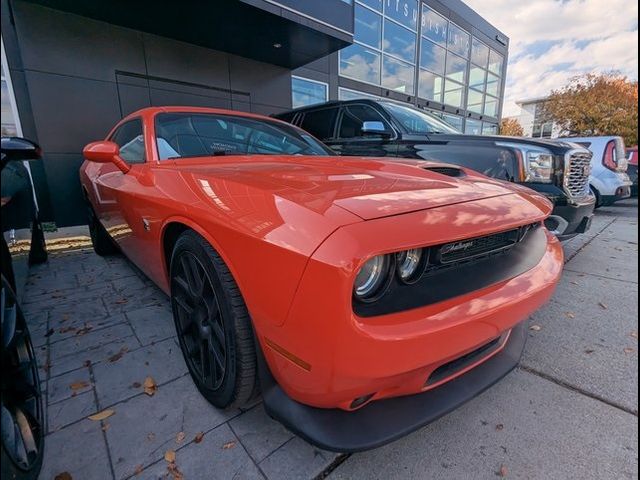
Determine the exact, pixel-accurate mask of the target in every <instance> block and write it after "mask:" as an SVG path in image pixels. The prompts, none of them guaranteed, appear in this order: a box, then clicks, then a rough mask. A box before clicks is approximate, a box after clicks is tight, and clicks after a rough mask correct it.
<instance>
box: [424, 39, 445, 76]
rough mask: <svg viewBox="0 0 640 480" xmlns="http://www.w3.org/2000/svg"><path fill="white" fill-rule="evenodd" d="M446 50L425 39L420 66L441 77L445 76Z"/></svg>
mask: <svg viewBox="0 0 640 480" xmlns="http://www.w3.org/2000/svg"><path fill="white" fill-rule="evenodd" d="M445 53H446V50H445V49H444V48H442V47H439V46H438V45H436V44H435V43H433V42H431V41H429V40H427V39H425V38H423V39H422V40H421V45H420V66H421V67H423V68H426V69H427V70H431V71H432V72H434V73H437V74H439V75H444V59H445Z"/></svg>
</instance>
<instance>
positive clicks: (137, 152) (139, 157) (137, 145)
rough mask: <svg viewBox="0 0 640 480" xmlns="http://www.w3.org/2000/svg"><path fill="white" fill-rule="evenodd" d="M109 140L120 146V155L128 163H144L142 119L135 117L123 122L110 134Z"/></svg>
mask: <svg viewBox="0 0 640 480" xmlns="http://www.w3.org/2000/svg"><path fill="white" fill-rule="evenodd" d="M111 141H112V142H114V143H116V144H118V146H119V147H120V156H121V157H122V159H123V160H125V161H126V162H128V163H144V158H145V155H144V136H143V135H142V120H140V119H139V118H136V119H134V120H130V121H128V122H126V123H123V124H122V125H120V126H119V127H118V129H117V130H116V131H115V133H114V134H113V135H112V136H111Z"/></svg>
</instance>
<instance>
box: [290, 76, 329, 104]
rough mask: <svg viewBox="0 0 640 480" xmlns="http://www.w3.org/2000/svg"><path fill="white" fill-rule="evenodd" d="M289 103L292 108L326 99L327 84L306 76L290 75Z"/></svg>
mask: <svg viewBox="0 0 640 480" xmlns="http://www.w3.org/2000/svg"><path fill="white" fill-rule="evenodd" d="M291 97H292V98H291V103H292V104H293V108H298V107H303V106H305V105H313V104H314V103H322V102H326V101H327V85H326V84H324V83H320V82H314V81H313V80H307V79H306V78H300V77H291Z"/></svg>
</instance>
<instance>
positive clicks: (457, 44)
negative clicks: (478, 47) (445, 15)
mask: <svg viewBox="0 0 640 480" xmlns="http://www.w3.org/2000/svg"><path fill="white" fill-rule="evenodd" d="M470 43H471V37H470V35H469V34H468V33H467V32H465V31H464V30H463V29H461V28H460V27H458V26H457V25H454V24H453V23H449V40H448V41H447V48H448V49H449V51H450V52H453V53H456V54H458V55H462V56H463V57H464V58H469V49H470V47H471V45H470Z"/></svg>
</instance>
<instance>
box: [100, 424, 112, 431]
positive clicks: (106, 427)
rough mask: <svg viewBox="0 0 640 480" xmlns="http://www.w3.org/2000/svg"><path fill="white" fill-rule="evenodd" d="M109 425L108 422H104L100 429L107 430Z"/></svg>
mask: <svg viewBox="0 0 640 480" xmlns="http://www.w3.org/2000/svg"><path fill="white" fill-rule="evenodd" d="M110 426H111V425H110V424H109V423H105V424H104V425H103V426H102V431H103V432H106V431H107V430H109V427H110Z"/></svg>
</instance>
